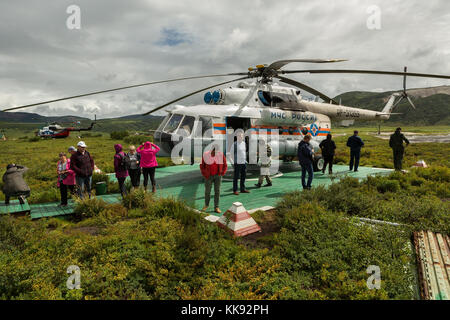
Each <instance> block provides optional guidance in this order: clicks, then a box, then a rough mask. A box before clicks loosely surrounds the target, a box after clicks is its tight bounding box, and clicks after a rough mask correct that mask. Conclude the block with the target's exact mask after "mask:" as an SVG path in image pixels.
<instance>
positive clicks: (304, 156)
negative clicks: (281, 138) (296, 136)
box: [297, 134, 314, 190]
mask: <svg viewBox="0 0 450 320" xmlns="http://www.w3.org/2000/svg"><path fill="white" fill-rule="evenodd" d="M310 141H311V136H310V135H309V134H307V135H305V137H304V138H303V140H302V141H300V142H299V144H298V148H297V156H298V162H299V164H300V166H301V167H302V187H303V189H306V190H309V189H311V183H312V180H313V177H314V170H313V156H314V151H312V146H311V145H310V144H309V142H310ZM306 173H308V182H306V181H305V180H306Z"/></svg>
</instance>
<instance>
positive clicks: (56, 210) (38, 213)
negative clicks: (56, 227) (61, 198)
mask: <svg viewBox="0 0 450 320" xmlns="http://www.w3.org/2000/svg"><path fill="white" fill-rule="evenodd" d="M98 198H100V199H102V200H104V201H105V202H106V203H118V202H120V201H121V197H120V194H106V195H102V196H98ZM73 208H74V202H73V200H69V201H68V205H67V206H66V207H61V206H59V203H57V202H51V203H42V204H31V205H30V209H31V213H30V217H31V219H39V218H46V217H56V216H63V215H67V214H72V213H73Z"/></svg>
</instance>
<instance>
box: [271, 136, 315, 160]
mask: <svg viewBox="0 0 450 320" xmlns="http://www.w3.org/2000/svg"><path fill="white" fill-rule="evenodd" d="M299 142H300V141H298V140H286V141H279V140H272V141H269V145H270V147H271V148H272V150H275V148H278V154H279V155H285V156H290V157H291V156H292V157H294V156H297V149H298V144H299ZM310 144H311V146H312V147H313V150H314V152H316V153H317V152H318V151H319V149H320V148H319V143H318V142H317V141H314V140H311V141H310Z"/></svg>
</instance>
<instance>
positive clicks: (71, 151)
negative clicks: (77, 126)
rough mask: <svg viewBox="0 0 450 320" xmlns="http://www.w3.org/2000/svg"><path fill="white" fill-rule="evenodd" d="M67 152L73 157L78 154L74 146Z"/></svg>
mask: <svg viewBox="0 0 450 320" xmlns="http://www.w3.org/2000/svg"><path fill="white" fill-rule="evenodd" d="M67 152H69V153H70V155H71V156H73V155H74V154H75V153H77V149H76V148H75V147H74V146H70V147H69V149H67Z"/></svg>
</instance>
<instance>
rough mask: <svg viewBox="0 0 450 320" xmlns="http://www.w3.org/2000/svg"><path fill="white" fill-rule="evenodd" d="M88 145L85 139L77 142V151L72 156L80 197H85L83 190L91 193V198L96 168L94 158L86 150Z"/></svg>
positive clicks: (71, 164) (71, 160)
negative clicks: (93, 174)
mask: <svg viewBox="0 0 450 320" xmlns="http://www.w3.org/2000/svg"><path fill="white" fill-rule="evenodd" d="M86 148H87V145H86V144H85V143H84V141H80V142H78V144H77V152H76V153H74V154H73V155H72V156H71V157H70V166H71V169H72V170H73V171H74V172H75V181H76V183H77V191H78V196H79V197H80V199H83V191H85V192H87V193H88V194H89V199H90V198H91V181H92V172H93V170H94V160H93V159H92V157H91V154H90V153H89V152H88V151H87V150H86Z"/></svg>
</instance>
